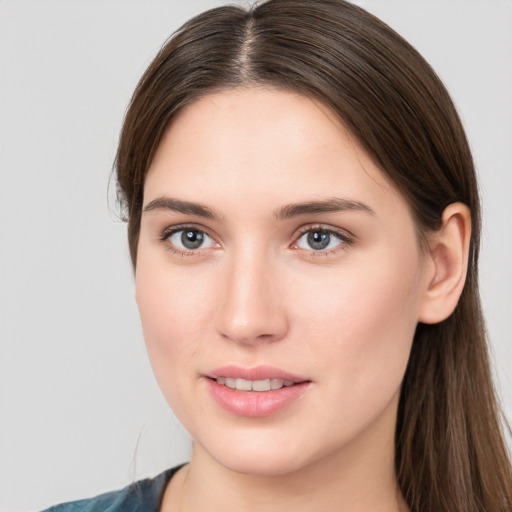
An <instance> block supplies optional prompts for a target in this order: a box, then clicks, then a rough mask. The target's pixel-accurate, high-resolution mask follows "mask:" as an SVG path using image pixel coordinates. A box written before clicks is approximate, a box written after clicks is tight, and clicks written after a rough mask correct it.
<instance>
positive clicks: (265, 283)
mask: <svg viewBox="0 0 512 512" xmlns="http://www.w3.org/2000/svg"><path fill="white" fill-rule="evenodd" d="M225 270H226V271H225V272H224V273H223V282H222V283H220V287H221V290H222V293H221V294H220V295H221V300H220V301H219V306H218V317H217V321H218V325H217V328H218V331H219V333H220V334H221V335H222V336H224V337H226V338H229V339H231V340H233V341H236V342H239V343H251V342H254V341H256V340H266V341H276V340H278V339H281V338H282V337H283V336H284V335H285V333H286V330H287V319H286V314H285V308H284V304H283V297H281V293H280V286H279V281H280V279H279V272H278V269H277V265H276V261H275V258H272V254H269V252H268V251H265V250H264V249H262V248H261V247H259V248H256V247H254V246H252V247H251V246H250V245H249V244H247V245H245V246H243V247H240V248H238V249H236V250H233V251H232V253H231V254H230V255H229V257H228V261H227V262H226V269H225Z"/></svg>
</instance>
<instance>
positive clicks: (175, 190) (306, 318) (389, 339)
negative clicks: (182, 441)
mask: <svg viewBox="0 0 512 512" xmlns="http://www.w3.org/2000/svg"><path fill="white" fill-rule="evenodd" d="M163 197H167V198H169V197H172V198H175V199H178V200H181V201H189V202H194V203H200V204H201V205H204V206H206V207H207V208H209V209H210V210H214V211H215V212H216V214H217V216H216V217H215V218H210V217H204V216H200V215H196V214H193V213H183V212H176V211H170V210H168V209H166V208H158V207H156V208H153V209H150V210H147V211H145V212H144V213H143V215H142V224H141V232H140V241H139V246H138V255H137V268H136V299H137V304H138V307H139V310H140V315H141V319H142V325H143V329H144V335H145V339H146V343H147V348H148V353H149V357H150V360H151V364H152V366H153V369H154V372H155V376H156V378H157V381H158V383H159V385H160V387H161V389H162V392H163V394H164V396H165V398H166V400H167V401H168V403H169V405H170V406H171V407H172V409H173V410H174V412H175V414H176V415H177V417H178V418H179V420H180V421H181V422H182V423H183V425H184V426H185V428H186V429H187V430H188V431H189V433H190V434H191V436H192V438H193V439H194V441H195V442H194V449H193V455H192V459H191V462H190V464H189V465H188V466H187V467H186V468H185V469H184V470H182V471H181V472H180V473H178V475H177V476H176V477H175V478H174V479H173V480H172V481H171V484H170V485H169V486H168V488H167V491H166V494H165V499H164V503H163V506H162V510H178V509H182V510H187V511H201V510H223V511H224V512H226V511H230V510H237V511H243V510H251V511H274V510H275V511H277V510H279V511H287V510H293V511H294V512H297V511H301V510H304V511H306V510H307V511H311V510H324V511H329V510H337V511H343V510H347V511H348V510H350V511H351V512H354V511H356V512H357V511H369V510H379V511H392V510H394V511H396V510H404V509H405V508H406V507H405V505H404V504H403V503H401V499H400V495H399V492H398V491H397V488H396V482H395V477H394V472H393V457H394V448H393V445H394V440H393V438H394V429H395V421H396V411H397V403H398V396H399V391H400V385H401V382H402V378H403V375H404V371H405V368H406V364H407V360H408V356H409V353H410V349H411V343H412V339H413V335H414V331H415V327H416V325H417V323H418V321H420V320H421V319H422V316H425V315H428V312H429V311H430V309H429V302H428V301H429V300H430V301H431V300H432V294H433V292H432V290H433V289H434V288H435V287H436V286H435V285H437V283H436V282H435V279H434V276H435V272H436V264H435V261H436V259H435V258H434V257H432V255H431V254H424V253H423V252H422V251H421V250H420V248H419V245H418V241H417V236H416V231H415V226H414V222H413V219H412V217H411V214H410V211H409V208H408V205H407V203H406V202H405V200H404V199H403V197H402V196H401V195H400V194H399V193H398V191H397V190H396V189H395V187H394V186H393V185H392V184H391V183H390V182H389V181H388V180H387V178H386V177H385V175H384V174H383V173H382V171H381V170H380V169H379V168H378V167H377V166H376V165H375V164H374V163H373V162H372V161H371V159H370V158H369V157H368V155H367V154H366V153H365V152H364V151H363V150H362V149H361V148H360V147H359V146H358V144H357V143H356V141H355V140H354V139H353V138H352V137H351V136H350V134H349V132H348V131H347V130H346V129H345V128H344V127H343V126H342V125H341V123H340V122H339V121H338V120H337V119H336V118H335V117H334V116H333V114H332V113H331V112H330V111H329V110H328V109H327V108H325V107H324V106H323V105H322V104H320V103H318V102H316V101H314V100H312V99H309V98H307V97H304V96H301V95H297V94H293V93H289V92H283V91H277V90H270V89H235V90H230V91H224V92H218V93H214V94H211V95H208V96H205V97H203V98H202V99H200V100H198V101H196V102H195V103H193V104H191V105H189V106H187V107H186V108H185V109H184V110H183V111H182V112H181V113H180V114H179V115H178V116H177V117H176V118H175V119H174V121H173V122H172V124H171V126H170V127H169V128H168V130H167V131H166V133H165V135H164V137H163V139H162V141H161V143H160V146H159V148H158V150H157V152H156V155H155V157H154V160H153V162H152V164H151V167H150V170H149V173H148V175H147V179H146V183H145V188H144V205H145V207H147V206H148V205H149V204H150V203H151V202H152V201H155V200H157V199H160V198H163ZM333 197H336V198H341V199H345V200H349V201H357V202H358V203H361V204H364V205H366V206H367V207H368V209H367V210H365V209H349V210H346V211H337V212H320V213H306V214H301V215H299V216H293V217H290V218H286V219H280V220H278V219H276V214H275V212H276V211H279V209H282V208H283V207H284V206H286V205H290V204H295V203H303V202H308V201H325V200H329V199H331V198H333ZM370 210H371V211H370ZM459 217H460V216H459ZM454 218H455V217H454ZM457 218H458V217H457ZM452 224H453V225H454V227H453V229H452V232H453V233H455V234H456V233H460V232H464V229H463V227H464V226H463V227H462V228H461V227H460V226H461V223H460V222H458V221H453V222H452ZM183 225H185V226H187V227H188V228H189V229H196V230H200V231H201V232H204V233H206V234H207V235H208V236H207V237H205V242H204V243H203V246H201V247H200V248H198V249H194V250H187V249H185V248H183V246H181V245H180V240H181V238H180V234H181V233H178V234H177V235H173V236H172V237H167V238H165V234H166V233H168V232H169V228H173V227H174V229H179V228H180V227H183ZM166 230H167V231H166ZM308 230H309V232H311V231H315V230H316V231H319V230H320V232H322V231H321V230H324V231H323V232H324V233H325V232H326V231H325V230H327V231H328V230H331V231H334V232H337V233H340V236H342V237H343V238H348V239H350V240H349V241H346V240H343V239H341V238H338V236H337V235H335V234H331V235H330V241H331V242H330V245H329V248H328V249H326V250H314V249H313V248H311V246H310V245H308V240H307V233H308ZM304 233H306V234H304ZM436 251H437V252H436V253H435V254H439V255H440V256H439V261H441V262H442V261H445V260H447V259H449V258H447V256H446V251H444V252H443V249H442V248H441V249H439V248H438V249H436ZM451 267H453V265H452V266H451ZM451 267H450V268H451ZM433 283H434V284H433ZM436 289H437V288H436ZM226 364H237V365H238V366H243V367H249V368H251V367H254V366H256V365H260V364H266V365H272V366H275V367H278V368H281V369H283V370H286V371H288V372H291V373H293V374H296V375H299V376H302V377H304V378H306V379H308V380H309V381H311V384H310V385H309V386H308V387H307V390H306V391H305V392H304V394H303V396H302V397H301V398H300V399H298V400H296V401H294V402H293V403H292V404H291V405H289V406H288V407H286V408H285V409H283V410H280V411H279V412H278V413H276V414H273V415H270V416H268V417H264V418H247V417H241V416H237V415H235V414H232V413H230V412H228V411H226V410H224V409H222V408H221V407H220V406H219V405H218V404H217V403H216V402H215V401H214V400H213V399H212V396H211V394H210V392H209V390H208V386H207V383H206V379H205V377H204V375H205V374H207V373H208V372H209V371H211V370H212V369H214V368H217V367H219V366H223V365H226ZM219 489H221V490H222V491H219Z"/></svg>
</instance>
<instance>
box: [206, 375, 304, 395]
mask: <svg viewBox="0 0 512 512" xmlns="http://www.w3.org/2000/svg"><path fill="white" fill-rule="evenodd" d="M213 380H215V382H217V384H220V385H221V386H226V387H227V388H230V389H236V390H237V391H257V392H264V391H276V390H278V389H281V388H284V387H290V386H293V385H295V384H300V382H294V381H292V380H283V379H260V380H248V379H242V378H240V377H238V378H235V377H217V378H215V379H213ZM302 382H305V381H302Z"/></svg>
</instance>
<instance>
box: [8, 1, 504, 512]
mask: <svg viewBox="0 0 512 512" xmlns="http://www.w3.org/2000/svg"><path fill="white" fill-rule="evenodd" d="M220 3H222V2H220V1H217V0H187V1H170V0H168V1H163V0H108V1H105V0H87V1H86V0H81V1H79V0H75V1H72V2H70V1H67V0H10V1H9V0H3V1H0V172H1V174H0V216H1V217H0V218H1V222H0V243H1V246H0V286H1V288H0V313H1V319H0V322H1V323H0V335H1V349H0V350H1V353H0V407H1V409H0V509H1V510H2V511H3V512H7V511H9V512H11V511H12V512H26V511H30V510H38V509H41V508H43V507H46V506H49V505H50V504H53V503H56V502H60V501H63V500H70V499H76V498H79V497H86V496H91V495H94V494H97V493H99V492H103V491H107V490H111V489H114V488H118V487H120V486H123V485H125V484H127V483H128V482H130V481H132V480H133V479H136V478H141V477H144V476H147V475H153V474H156V473H157V472H159V471H160V470H162V469H164V468H165V467H169V466H171V465H174V464H176V463H179V462H182V461H185V460H186V459H187V457H188V453H189V450H190V441H189V440H188V438H187V436H186V434H185V433H184V432H183V430H182V428H181V427H180V426H179V424H178V422H177V421H176V420H175V419H174V418H173V416H172V414H171V413H170V412H169V411H168V408H167V405H166V404H165V403H164V401H163V399H162V398H161V395H160V392H159V390H158V389H157V386H156V383H155V381H154V380H153V376H152V373H151V369H150V366H149V363H148V360H147V357H146V354H145V347H144V342H143V339H142V335H141V328H140V324H139V320H138V315H137V311H136V307H135V303H134V299H133V280H132V274H131V268H130V263H129V257H128V250H127V246H126V241H125V226H124V224H122V223H121V222H119V221H118V220H117V219H116V216H115V214H114V213H113V212H112V208H109V205H108V204H109V203H108V197H107V188H108V187H107V186H108V181H109V174H110V171H111V166H112V162H113V158H114V154H115V149H116V142H117V138H118V133H119V129H120V125H121V122H122V118H123V114H124V111H125V108H126V106H127V103H128V101H129V98H130V95H131V92H132V91H133V89H134V87H135V84H136V82H137V80H138V78H139V77H140V75H141V74H142V72H143V71H144V69H145V68H146V66H147V65H148V64H149V62H150V60H151V58H152V57H153V56H154V54H155V53H156V51H157V50H158V49H159V48H160V46H161V44H162V43H163V42H164V40H166V39H167V37H168V36H169V35H170V34H171V33H172V31H173V30H175V29H176V28H177V27H178V26H179V25H180V24H181V23H182V22H184V21H185V20H186V19H188V18H189V17H190V16H191V15H193V14H196V13H198V12H200V11H202V10H204V9H206V8H209V7H213V6H216V5H219V4H220ZM235 3H236V2H235ZM238 3H242V4H244V5H245V4H247V3H248V2H238ZM357 3H358V4H360V5H362V6H364V7H366V8H367V9H369V10H370V11H372V12H374V13H375V14H377V15H379V16H380V17H381V18H382V19H384V20H385V21H386V22H388V23H389V24H390V25H391V26H392V27H393V28H395V29H396V30H397V31H398V32H400V33H401V34H402V35H403V36H405V37H406V39H408V40H409V41H410V42H411V43H412V44H413V45H415V46H416V47H417V48H418V49H419V50H420V52H421V53H423V55H424V56H425V57H426V58H427V60H429V61H430V63H431V64H432V65H433V66H434V67H435V68H436V70H437V71H438V73H439V74H440V76H441V77H442V79H443V80H444V81H445V83H446V85H447V86H448V89H449V90H450V92H451V93H452V94H453V97H454V99H455V102H456V104H457V106H458V108H459V110H460V112H461V115H462V118H463V120H464V123H465V126H466V128H467V132H468V135H469V139H470V141H471V145H472V147H473V150H474V154H475V158H476V161H477V165H478V171H479V174H480V178H481V188H482V195H483V200H484V215H485V226H484V239H483V254H482V260H483V266H482V274H481V278H482V295H483V302H484V307H485V312H486V314H487V318H488V326H489V332H490V337H491V340H492V343H493V351H494V358H495V368H496V373H497V374H498V376H499V384H500V389H501V393H502V397H503V401H504V407H505V410H506V414H507V416H508V418H509V419H510V418H512V344H511V336H510V327H509V320H510V318H511V317H512V229H511V221H512V200H511V198H512V171H511V169H512V167H511V166H512V149H511V148H512V93H511V91H512V30H511V27H512V2H511V1H510V0H481V1H471V0H460V1H456V0H439V1H435V0H400V1H398V0H362V1H359V2H357ZM111 196H112V194H111Z"/></svg>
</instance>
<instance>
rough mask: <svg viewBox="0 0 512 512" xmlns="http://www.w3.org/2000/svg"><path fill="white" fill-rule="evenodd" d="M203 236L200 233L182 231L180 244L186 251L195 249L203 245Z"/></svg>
mask: <svg viewBox="0 0 512 512" xmlns="http://www.w3.org/2000/svg"><path fill="white" fill-rule="evenodd" d="M203 240H204V236H203V233H201V232H200V231H183V233H182V234H181V243H182V244H183V245H184V246H185V247H186V248H187V249H197V248H198V247H200V246H201V244H202V243H203Z"/></svg>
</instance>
